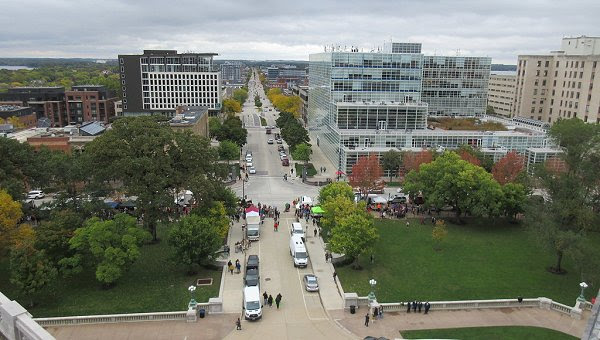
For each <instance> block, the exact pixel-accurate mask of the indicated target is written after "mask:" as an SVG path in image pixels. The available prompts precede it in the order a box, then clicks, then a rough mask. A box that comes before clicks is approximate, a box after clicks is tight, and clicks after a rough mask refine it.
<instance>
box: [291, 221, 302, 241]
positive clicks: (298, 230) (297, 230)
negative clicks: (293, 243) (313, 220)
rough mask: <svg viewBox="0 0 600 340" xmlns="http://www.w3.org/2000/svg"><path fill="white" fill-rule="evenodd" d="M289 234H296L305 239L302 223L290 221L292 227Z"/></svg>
mask: <svg viewBox="0 0 600 340" xmlns="http://www.w3.org/2000/svg"><path fill="white" fill-rule="evenodd" d="M290 234H291V236H294V235H298V236H300V237H301V238H302V239H303V240H305V239H306V238H305V237H306V235H304V229H302V225H301V224H300V222H294V223H292V229H291V230H290Z"/></svg>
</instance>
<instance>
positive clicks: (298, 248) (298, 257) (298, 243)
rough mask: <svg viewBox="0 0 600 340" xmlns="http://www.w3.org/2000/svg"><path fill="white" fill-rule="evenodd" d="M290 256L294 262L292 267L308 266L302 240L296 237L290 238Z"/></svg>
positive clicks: (306, 253)
mask: <svg viewBox="0 0 600 340" xmlns="http://www.w3.org/2000/svg"><path fill="white" fill-rule="evenodd" d="M290 255H292V258H293V260H294V267H306V266H307V265H308V252H307V251H306V246H305V245H304V242H303V241H302V238H301V237H300V236H298V235H293V236H292V237H290Z"/></svg>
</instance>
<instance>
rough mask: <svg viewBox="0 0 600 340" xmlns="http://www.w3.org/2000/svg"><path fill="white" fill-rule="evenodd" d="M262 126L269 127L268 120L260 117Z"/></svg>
mask: <svg viewBox="0 0 600 340" xmlns="http://www.w3.org/2000/svg"><path fill="white" fill-rule="evenodd" d="M260 125H261V126H267V120H266V119H265V118H264V117H260Z"/></svg>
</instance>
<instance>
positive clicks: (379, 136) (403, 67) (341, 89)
mask: <svg viewBox="0 0 600 340" xmlns="http://www.w3.org/2000/svg"><path fill="white" fill-rule="evenodd" d="M352 50H353V52H339V51H334V52H326V53H318V54H312V55H310V59H309V60H310V63H309V88H308V91H309V95H308V127H309V133H310V135H311V138H312V139H313V142H316V144H317V147H320V148H321V149H322V151H323V152H324V154H325V155H326V156H327V157H328V158H329V159H330V160H331V161H332V163H333V164H334V165H336V166H337V167H338V168H339V169H341V170H343V171H345V172H346V173H350V172H351V170H352V165H354V164H355V163H356V161H357V160H358V157H359V156H362V155H370V154H376V155H378V156H381V155H382V154H383V153H385V152H387V151H388V150H390V149H395V150H413V151H417V150H421V149H424V148H440V147H442V148H458V147H460V146H462V145H465V144H467V145H472V146H474V147H478V148H481V149H482V150H483V149H486V150H489V151H490V152H492V153H497V151H498V150H500V151H501V152H504V151H505V150H517V151H518V152H521V153H524V152H525V150H526V149H527V148H531V147H535V148H543V147H549V146H552V145H551V143H550V142H549V141H548V139H547V136H546V134H545V133H544V132H542V131H531V130H528V131H527V132H520V131H496V132H489V131H446V130H440V129H435V130H430V129H428V128H427V116H428V114H436V115H438V114H439V115H461V116H462V115H467V116H474V115H483V114H485V109H486V100H487V87H488V80H489V72H490V66H491V59H490V58H487V57H485V58H478V57H437V56H436V57H424V56H423V55H422V54H421V53H420V52H421V46H420V44H397V43H392V44H391V45H388V46H387V47H386V48H384V51H385V52H371V53H362V52H357V51H358V49H354V48H353V49H352Z"/></svg>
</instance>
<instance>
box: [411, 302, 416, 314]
mask: <svg viewBox="0 0 600 340" xmlns="http://www.w3.org/2000/svg"><path fill="white" fill-rule="evenodd" d="M412 309H413V312H415V313H416V312H417V300H415V301H413V303H412Z"/></svg>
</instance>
